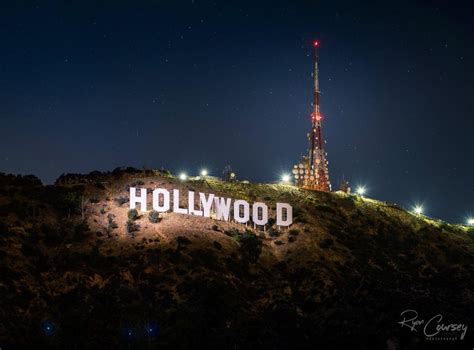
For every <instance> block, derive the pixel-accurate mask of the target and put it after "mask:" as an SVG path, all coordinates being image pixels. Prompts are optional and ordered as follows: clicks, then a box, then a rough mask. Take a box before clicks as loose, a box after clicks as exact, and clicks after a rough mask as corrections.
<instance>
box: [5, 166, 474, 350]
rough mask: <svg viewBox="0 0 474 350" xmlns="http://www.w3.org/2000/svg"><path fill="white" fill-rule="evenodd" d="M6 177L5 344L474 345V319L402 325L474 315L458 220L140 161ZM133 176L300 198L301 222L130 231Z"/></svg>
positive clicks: (179, 222) (140, 223)
mask: <svg viewBox="0 0 474 350" xmlns="http://www.w3.org/2000/svg"><path fill="white" fill-rule="evenodd" d="M0 182H1V183H0V185H1V186H0V267H1V274H0V347H1V348H2V349H9V348H18V347H32V346H33V344H35V347H41V348H42V347H50V348H72V349H81V348H110V349H112V348H113V349H115V348H127V349H128V348H155V347H156V348H191V347H197V346H198V345H208V346H211V347H213V348H215V347H220V348H315V346H316V345H320V347H319V348H335V347H336V346H338V345H343V346H346V347H347V348H349V347H350V348H374V349H385V348H387V346H395V347H394V348H410V349H411V348H420V349H424V348H432V347H435V348H469V349H470V348H472V346H473V343H474V342H473V334H474V333H473V332H474V329H471V328H469V329H468V331H467V334H466V337H465V339H464V340H462V341H460V340H456V341H454V340H438V341H433V340H426V339H425V336H424V335H423V329H422V328H418V331H417V332H415V331H413V332H411V331H410V330H409V329H408V328H406V327H405V328H402V327H401V325H400V324H398V322H399V321H400V320H401V317H400V313H401V312H402V311H404V310H407V309H414V310H417V311H418V313H419V315H420V318H422V319H425V320H428V319H430V318H431V317H433V316H434V315H436V314H442V315H443V321H446V323H464V324H466V325H467V326H468V327H474V323H473V322H472V321H473V318H474V317H473V315H474V294H473V291H474V288H473V287H474V280H473V276H474V254H473V252H474V241H473V233H472V232H467V231H466V229H463V228H462V227H457V226H454V225H448V224H446V223H442V222H436V221H432V220H428V219H426V218H420V217H415V216H413V215H412V214H410V213H408V212H406V211H404V210H403V209H402V208H399V207H397V206H396V205H391V204H387V203H384V202H379V201H373V200H369V199H362V198H357V197H355V196H347V195H345V194H341V193H330V194H328V193H316V192H307V191H302V190H297V189H295V188H294V187H291V186H282V185H265V184H244V183H235V184H229V183H224V182H220V181H217V180H215V179H208V181H202V180H198V179H196V180H194V181H192V180H190V181H187V182H180V181H178V180H176V179H175V178H172V177H170V176H167V175H166V174H165V173H160V172H153V171H135V170H133V169H127V170H120V171H119V170H116V171H114V172H111V173H105V174H104V173H97V172H95V173H92V174H89V175H87V176H75V177H74V176H69V177H62V178H60V180H59V181H58V184H57V185H55V186H42V185H41V184H40V183H39V182H38V181H37V180H36V179H35V178H34V177H22V178H21V177H14V176H6V175H2V176H1V177H0ZM132 184H135V185H136V186H138V187H147V188H154V187H166V188H169V189H171V188H180V189H182V190H183V191H186V190H187V189H190V190H194V191H201V192H205V193H215V194H216V195H225V196H227V197H232V198H237V199H247V200H249V201H250V202H253V201H256V200H260V201H264V202H266V203H267V204H269V205H270V206H274V204H275V203H276V202H277V201H280V202H288V203H291V204H292V205H293V207H294V211H295V223H294V225H293V226H292V227H291V228H290V230H288V229H285V230H281V231H279V230H278V229H277V228H276V227H275V226H273V227H271V228H268V227H267V230H266V232H261V231H254V230H253V229H252V228H251V227H245V225H238V224H235V223H227V222H222V221H216V220H212V219H206V218H202V217H192V216H187V215H180V214H173V213H167V214H164V215H162V217H161V218H159V222H158V223H152V222H150V220H149V219H148V216H147V214H146V213H142V215H141V216H140V217H139V218H137V219H136V220H135V221H134V222H133V225H134V226H133V227H134V228H136V230H137V231H135V232H132V234H130V233H128V232H127V230H126V225H127V223H126V222H127V211H128V202H125V201H126V199H127V197H128V187H129V186H130V185H132ZM124 198H125V199H124ZM124 202H125V203H124ZM270 216H273V215H270ZM456 335H457V336H459V333H457V334H456Z"/></svg>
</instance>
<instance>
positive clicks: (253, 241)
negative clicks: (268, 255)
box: [239, 231, 262, 263]
mask: <svg viewBox="0 0 474 350" xmlns="http://www.w3.org/2000/svg"><path fill="white" fill-rule="evenodd" d="M239 243H240V248H239V250H240V253H241V254H242V257H243V258H244V259H245V260H247V261H248V262H251V263H255V262H256V261H257V260H258V258H259V257H260V253H261V252H262V241H261V240H260V239H258V238H257V236H255V235H254V234H253V233H252V232H248V231H245V232H244V233H243V234H242V235H241V236H240V237H239Z"/></svg>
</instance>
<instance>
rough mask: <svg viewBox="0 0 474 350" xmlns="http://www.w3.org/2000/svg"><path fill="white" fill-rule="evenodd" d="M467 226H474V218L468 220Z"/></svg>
mask: <svg viewBox="0 0 474 350" xmlns="http://www.w3.org/2000/svg"><path fill="white" fill-rule="evenodd" d="M467 224H468V225H470V226H474V218H469V219H467Z"/></svg>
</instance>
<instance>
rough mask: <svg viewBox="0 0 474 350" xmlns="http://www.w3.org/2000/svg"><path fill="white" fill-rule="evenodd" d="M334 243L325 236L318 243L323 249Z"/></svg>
mask: <svg viewBox="0 0 474 350" xmlns="http://www.w3.org/2000/svg"><path fill="white" fill-rule="evenodd" d="M333 245H334V241H333V240H332V239H331V238H326V239H325V240H323V241H322V242H321V244H320V245H319V246H320V247H321V248H323V249H328V248H329V247H332V246H333Z"/></svg>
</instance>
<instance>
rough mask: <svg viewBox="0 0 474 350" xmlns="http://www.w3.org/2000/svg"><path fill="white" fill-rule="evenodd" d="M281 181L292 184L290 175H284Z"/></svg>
mask: <svg viewBox="0 0 474 350" xmlns="http://www.w3.org/2000/svg"><path fill="white" fill-rule="evenodd" d="M281 181H283V182H290V175H288V174H283V175H282V176H281Z"/></svg>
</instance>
